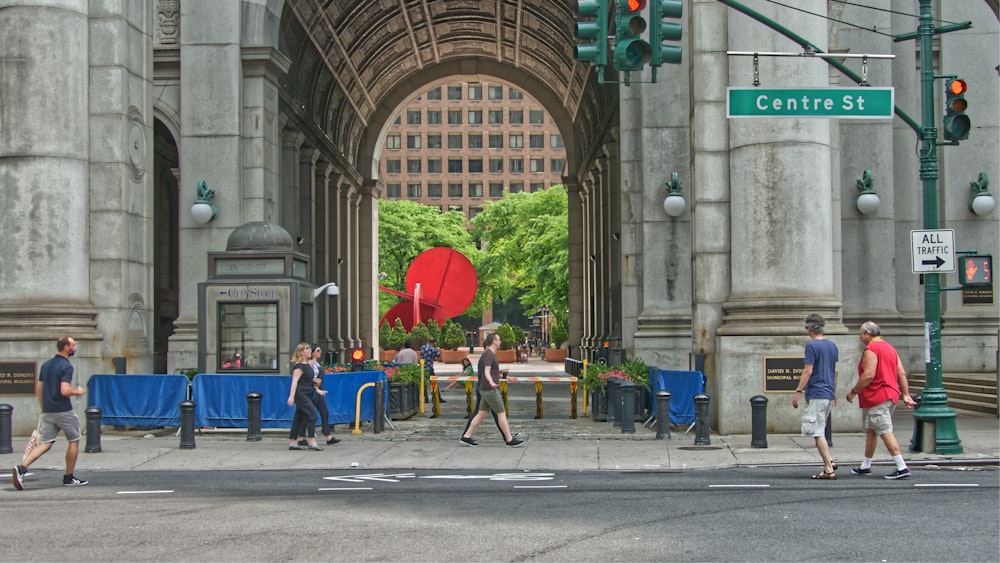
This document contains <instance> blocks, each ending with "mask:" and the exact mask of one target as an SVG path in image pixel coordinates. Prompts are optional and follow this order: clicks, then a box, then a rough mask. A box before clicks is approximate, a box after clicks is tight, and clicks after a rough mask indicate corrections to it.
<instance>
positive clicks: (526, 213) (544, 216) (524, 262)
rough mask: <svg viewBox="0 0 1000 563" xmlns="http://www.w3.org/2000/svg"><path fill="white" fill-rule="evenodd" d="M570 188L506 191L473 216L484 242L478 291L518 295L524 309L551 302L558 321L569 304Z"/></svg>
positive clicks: (498, 296) (477, 233)
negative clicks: (514, 192)
mask: <svg viewBox="0 0 1000 563" xmlns="http://www.w3.org/2000/svg"><path fill="white" fill-rule="evenodd" d="M568 217H569V215H568V211H567V196H566V188H565V187H563V186H552V187H551V188H549V189H547V190H543V191H540V192H534V193H524V192H521V193H516V194H510V193H508V194H504V197H503V199H501V200H499V201H494V202H490V203H487V204H486V205H485V206H484V209H483V211H482V212H481V213H479V214H478V215H476V216H475V217H474V218H473V219H472V226H473V235H474V236H475V237H476V238H477V239H478V240H480V242H481V246H482V248H483V256H482V259H481V261H480V263H479V268H478V272H479V291H480V294H482V296H483V297H484V298H485V299H487V300H492V299H494V298H496V299H500V300H501V301H503V302H505V303H506V302H507V301H508V300H509V299H511V298H513V297H515V296H518V297H519V299H520V303H521V305H522V307H524V308H525V309H534V308H536V307H540V306H542V305H548V306H549V309H550V310H551V311H552V314H553V315H555V317H556V319H557V321H558V322H559V323H560V324H563V323H565V321H566V310H567V306H568V303H569V300H568V295H569V221H568Z"/></svg>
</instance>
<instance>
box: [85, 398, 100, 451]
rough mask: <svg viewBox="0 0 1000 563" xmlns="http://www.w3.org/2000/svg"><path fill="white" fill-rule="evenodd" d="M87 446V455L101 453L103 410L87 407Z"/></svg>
mask: <svg viewBox="0 0 1000 563" xmlns="http://www.w3.org/2000/svg"><path fill="white" fill-rule="evenodd" d="M84 412H86V413H87V446H86V447H85V448H84V449H83V451H84V452H85V453H88V454H96V453H101V408H100V407H87V410H86V411H84Z"/></svg>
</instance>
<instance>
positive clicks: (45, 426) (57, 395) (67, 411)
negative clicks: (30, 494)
mask: <svg viewBox="0 0 1000 563" xmlns="http://www.w3.org/2000/svg"><path fill="white" fill-rule="evenodd" d="M56 348H57V349H58V350H59V352H58V353H57V354H56V355H55V357H53V358H52V359H51V360H49V361H47V362H45V363H44V364H42V369H41V370H39V372H38V381H36V382H35V396H36V397H38V404H39V406H41V407H42V419H41V426H42V440H41V443H40V444H39V445H38V447H36V448H35V449H33V450H31V453H29V454H28V457H27V459H25V460H24V462H23V463H22V464H21V465H17V466H15V467H14V469H13V470H12V471H11V473H12V477H13V481H14V487H16V488H17V490H19V491H23V490H24V473H25V472H26V471H27V470H28V467H30V466H31V464H32V463H34V462H35V461H36V460H37V459H38V458H40V457H42V455H44V454H45V452H47V451H49V450H50V449H51V448H52V444H53V443H54V442H55V441H56V436H58V435H59V431H60V430H62V431H63V433H65V434H66V440H68V441H69V446H68V447H67V448H66V474H65V475H63V485H66V486H67V487H78V486H80V485H86V484H87V481H84V480H82V479H77V478H76V476H75V475H73V469H74V468H75V467H76V457H77V455H78V454H79V453H80V418H79V417H77V416H76V413H75V412H73V403H72V402H71V401H70V397H78V396H80V395H83V394H84V393H86V391H85V390H84V389H83V387H80V386H79V385H77V387H76V389H73V364H71V363H69V358H70V357H71V356H72V355H73V354H76V340H74V339H73V338H71V337H69V336H63V337H62V338H60V339H59V340H58V341H56Z"/></svg>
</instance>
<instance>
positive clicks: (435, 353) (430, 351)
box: [420, 338, 448, 403]
mask: <svg viewBox="0 0 1000 563" xmlns="http://www.w3.org/2000/svg"><path fill="white" fill-rule="evenodd" d="M420 357H421V358H422V359H423V360H424V373H425V374H426V375H434V360H436V359H438V358H439V357H441V350H440V349H438V347H437V340H436V339H434V338H431V339H430V340H429V341H428V342H427V343H426V344H424V345H423V346H421V347H420ZM429 390H430V386H429V385H425V386H424V402H427V403H429V402H430V398H429V395H428V391H429ZM441 402H442V403H447V402H448V401H445V400H444V399H443V398H442V399H441Z"/></svg>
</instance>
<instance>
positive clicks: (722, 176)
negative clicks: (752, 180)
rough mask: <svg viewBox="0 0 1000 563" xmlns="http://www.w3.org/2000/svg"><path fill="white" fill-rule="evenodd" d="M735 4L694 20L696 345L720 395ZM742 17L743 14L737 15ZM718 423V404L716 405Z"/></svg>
mask: <svg viewBox="0 0 1000 563" xmlns="http://www.w3.org/2000/svg"><path fill="white" fill-rule="evenodd" d="M728 16H729V8H727V7H726V6H724V5H722V4H720V3H718V2H716V1H715V0H694V2H692V3H691V9H690V21H691V22H692V23H693V24H694V25H695V26H697V27H696V28H695V29H693V30H692V34H691V51H692V54H691V64H692V65H693V66H694V67H696V68H698V69H699V72H697V73H694V75H693V76H692V77H691V104H692V108H693V114H692V118H691V129H692V132H691V152H692V157H693V163H692V169H691V173H692V176H691V186H690V187H691V190H690V192H689V195H690V199H689V202H690V204H691V252H692V254H693V259H692V262H691V286H692V289H691V292H692V296H691V350H692V352H693V353H695V354H704V360H705V374H706V376H707V377H708V388H707V392H708V394H709V395H710V396H711V397H714V398H717V397H718V390H717V385H718V381H719V374H718V373H717V370H716V363H715V360H716V352H717V342H716V335H715V332H716V330H717V329H718V328H719V326H720V325H721V324H722V314H723V310H722V304H723V302H725V300H726V298H727V297H728V296H729V292H730V279H729V274H730V266H731V260H730V249H731V244H730V239H731V237H730V230H731V225H730V216H731V209H730V189H731V184H730V174H729V120H727V119H726V86H727V85H728V84H729V63H728V60H729V57H728V56H727V55H726V50H727V48H728V43H727V39H726V34H725V33H723V32H719V31H718V30H725V29H726V28H727V26H728ZM737 17H742V16H737ZM711 414H712V421H711V422H712V426H713V427H718V423H719V421H718V409H712V412H711Z"/></svg>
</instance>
